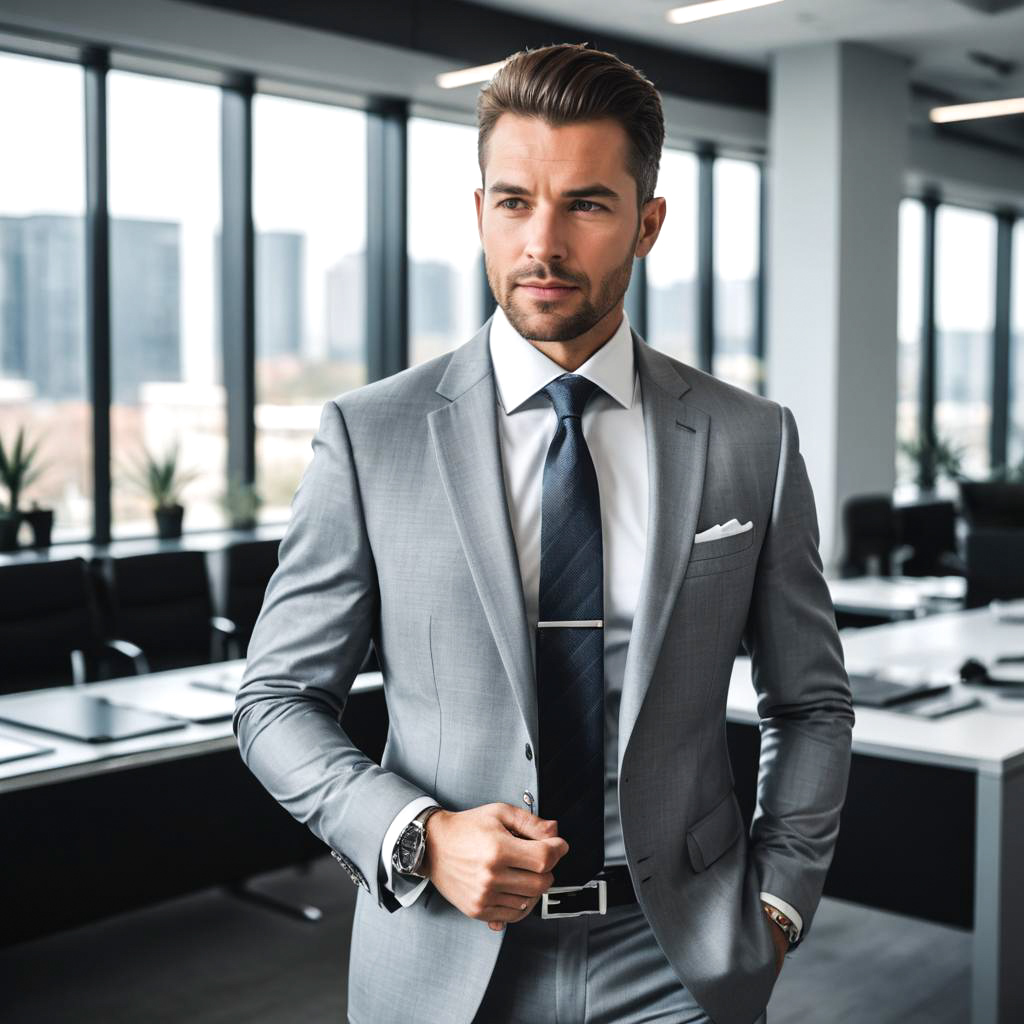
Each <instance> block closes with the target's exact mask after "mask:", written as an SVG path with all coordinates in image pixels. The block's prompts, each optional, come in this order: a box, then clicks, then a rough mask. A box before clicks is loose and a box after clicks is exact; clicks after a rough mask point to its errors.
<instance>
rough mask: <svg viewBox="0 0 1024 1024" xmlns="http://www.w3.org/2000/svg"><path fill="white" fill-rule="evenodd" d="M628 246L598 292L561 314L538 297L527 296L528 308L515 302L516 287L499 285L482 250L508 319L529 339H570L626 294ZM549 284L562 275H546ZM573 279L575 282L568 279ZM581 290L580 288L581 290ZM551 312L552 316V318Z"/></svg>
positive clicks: (559, 280)
mask: <svg viewBox="0 0 1024 1024" xmlns="http://www.w3.org/2000/svg"><path fill="white" fill-rule="evenodd" d="M634 247H635V239H634V246H631V247H630V251H629V255H628V256H627V258H626V259H625V261H624V262H623V263H620V264H619V265H618V266H617V267H615V268H614V269H613V270H611V271H610V272H609V273H608V274H606V275H605V277H604V278H603V279H602V281H601V284H600V287H599V288H598V290H597V295H596V296H595V297H593V298H588V297H587V296H585V295H584V297H583V301H582V303H581V304H580V306H579V307H578V308H577V309H576V310H575V311H574V312H572V313H568V314H565V315H561V314H559V313H558V312H557V304H556V303H555V302H544V301H539V302H538V301H537V300H534V299H527V300H526V301H527V302H530V303H531V306H532V307H533V308H531V309H530V310H529V311H526V310H524V309H522V308H521V307H519V306H517V305H516V302H515V299H514V296H515V287H514V286H513V285H511V284H510V285H509V286H508V288H507V290H506V289H501V288H500V287H499V282H498V281H497V280H496V279H495V274H494V272H493V269H492V267H491V265H490V263H489V262H488V260H487V254H486V253H484V268H485V270H486V272H487V282H488V284H489V285H490V286H491V293H492V294H493V295H494V296H495V298H496V299H497V300H498V305H500V306H501V308H502V310H503V311H504V313H505V316H506V317H507V318H508V322H509V323H510V324H511V325H512V326H513V327H514V328H515V330H516V331H517V332H518V333H519V334H521V335H522V336H523V337H524V338H527V339H529V340H530V341H572V340H573V339H574V338H578V337H580V336H581V335H583V334H586V332H587V331H589V330H590V329H591V328H592V327H593V326H594V325H595V324H597V323H598V322H599V321H600V320H602V319H603V318H604V317H605V316H607V315H608V313H609V312H610V311H611V310H612V309H614V308H615V306H616V305H617V304H618V302H619V300H620V299H621V298H622V297H623V295H625V294H626V289H627V288H628V287H629V281H630V277H631V276H632V273H633V248H634ZM549 277H550V279H551V282H552V284H559V283H563V282H565V278H561V277H554V276H552V275H549ZM570 283H575V282H570ZM581 294H582V291H581ZM551 314H554V315H555V319H554V320H552V319H551ZM539 316H544V320H543V322H542V324H538V323H535V322H533V321H535V320H536V319H537V318H538V317H539Z"/></svg>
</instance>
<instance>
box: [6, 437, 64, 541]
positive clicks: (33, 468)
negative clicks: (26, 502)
mask: <svg viewBox="0 0 1024 1024" xmlns="http://www.w3.org/2000/svg"><path fill="white" fill-rule="evenodd" d="M38 454H39V443H38V442H37V443H36V444H34V445H32V447H31V448H29V447H27V446H26V444H25V428H24V427H19V428H18V436H17V438H16V439H15V441H14V444H13V446H12V447H11V448H10V449H6V448H5V447H4V443H3V439H2V438H0V483H2V484H3V485H4V487H6V488H7V494H8V497H9V501H8V503H7V508H6V512H5V513H4V514H3V520H4V522H3V523H2V524H0V550H3V551H13V550H14V549H15V548H17V546H18V526H19V525H20V524H21V520H22V518H27V519H28V521H29V522H30V523H31V524H32V529H33V533H35V530H36V523H35V522H33V518H32V516H31V515H25V514H24V513H22V511H21V509H20V508H19V507H18V502H19V500H20V498H21V492H22V491H23V490H24V489H25V488H26V487H28V486H29V484H31V483H34V482H35V481H36V480H37V479H39V477H40V476H41V475H42V472H43V469H42V466H40V465H39V464H38V462H37V461H36V459H37V457H38ZM33 508H34V510H36V511H40V512H48V513H49V521H50V525H51V526H52V525H53V510H52V509H39V508H38V506H35V505H34V506H33ZM36 536H37V538H38V537H39V536H40V535H38V534H37V535H36ZM46 540H47V543H49V531H47V536H46Z"/></svg>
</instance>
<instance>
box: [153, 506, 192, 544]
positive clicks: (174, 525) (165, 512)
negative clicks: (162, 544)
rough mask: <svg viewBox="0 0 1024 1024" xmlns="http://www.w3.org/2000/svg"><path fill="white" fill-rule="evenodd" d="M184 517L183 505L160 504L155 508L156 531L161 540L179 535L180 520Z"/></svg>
mask: <svg viewBox="0 0 1024 1024" xmlns="http://www.w3.org/2000/svg"><path fill="white" fill-rule="evenodd" d="M184 517H185V506H184V505H162V506H160V507H159V508H157V510H156V533H157V536H158V537H159V538H160V539H161V540H169V539H171V538H172V537H180V536H181V522H182V520H183V519H184Z"/></svg>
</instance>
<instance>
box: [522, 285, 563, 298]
mask: <svg viewBox="0 0 1024 1024" xmlns="http://www.w3.org/2000/svg"><path fill="white" fill-rule="evenodd" d="M516 287H517V288H521V289H522V290H523V291H524V292H526V294H527V295H532V296H533V298H535V299H548V300H550V299H561V298H564V297H565V296H566V295H568V294H569V293H570V292H574V291H575V290H576V286H575V285H572V284H556V285H536V284H520V285H517V286H516Z"/></svg>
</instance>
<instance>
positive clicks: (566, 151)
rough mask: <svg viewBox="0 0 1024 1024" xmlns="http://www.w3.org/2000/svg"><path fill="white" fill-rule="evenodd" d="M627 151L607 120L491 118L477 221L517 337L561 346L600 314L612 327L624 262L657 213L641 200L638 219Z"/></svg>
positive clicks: (653, 229)
mask: <svg viewBox="0 0 1024 1024" xmlns="http://www.w3.org/2000/svg"><path fill="white" fill-rule="evenodd" d="M628 145H629V140H628V137H627V135H626V132H625V130H624V129H623V128H622V126H621V125H620V124H619V123H618V122H617V121H615V120H611V119H601V120H598V121H587V122H581V123H577V124H568V125H560V126H557V127H554V126H552V125H549V124H546V123H545V122H544V121H542V120H540V119H539V118H535V117H520V116H519V115H516V114H502V115H501V117H499V118H498V120H497V122H496V124H495V126H494V129H493V131H492V132H491V136H490V139H489V140H488V143H487V152H486V160H487V163H486V167H485V169H484V180H485V186H486V191H484V190H483V189H477V190H476V209H477V222H478V225H479V229H480V241H481V242H482V244H483V249H484V262H485V265H486V268H487V280H488V283H489V284H490V286H491V291H492V292H493V293H494V297H495V299H496V300H497V301H498V304H499V305H500V306H501V308H502V309H503V310H504V311H505V315H506V316H507V317H508V320H509V322H510V323H511V324H512V326H513V327H514V328H515V329H516V330H517V331H518V332H519V333H520V334H521V335H522V336H523V337H525V338H530V339H533V340H535V341H570V340H572V339H574V338H578V337H580V336H581V335H583V334H585V333H586V332H587V331H590V330H591V328H594V327H595V326H596V325H598V324H600V322H601V321H602V320H604V319H605V318H608V320H609V322H610V327H611V329H614V328H615V326H616V325H617V322H618V319H619V317H620V315H621V308H622V298H623V296H624V295H625V293H626V288H627V287H628V285H629V279H630V275H631V273H632V269H633V260H634V258H635V257H639V256H644V255H646V253H647V252H648V251H649V250H650V248H651V246H652V245H653V244H654V240H655V238H656V237H657V233H658V230H659V229H660V226H661V220H662V219H663V217H664V207H665V201H664V200H663V199H655V200H651V202H649V203H647V204H645V206H644V208H643V210H642V211H641V214H642V215H641V216H638V214H637V194H636V182H635V180H634V179H633V177H632V175H630V173H629V171H628V170H627V167H626V157H627V152H628ZM533 285H539V287H537V286H533ZM612 320H614V322H611V321H612Z"/></svg>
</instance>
